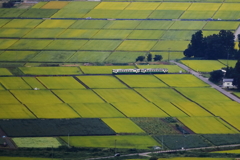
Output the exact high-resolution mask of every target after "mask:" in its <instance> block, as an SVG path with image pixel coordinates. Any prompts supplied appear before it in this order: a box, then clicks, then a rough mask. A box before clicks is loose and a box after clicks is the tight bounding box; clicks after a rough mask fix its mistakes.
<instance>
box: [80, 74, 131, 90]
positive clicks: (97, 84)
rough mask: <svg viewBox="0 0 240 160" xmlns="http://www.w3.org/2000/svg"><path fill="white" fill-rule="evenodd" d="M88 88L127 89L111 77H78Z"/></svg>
mask: <svg viewBox="0 0 240 160" xmlns="http://www.w3.org/2000/svg"><path fill="white" fill-rule="evenodd" d="M77 78H78V79H79V80H81V81H82V82H83V83H84V84H85V85H87V86H88V87H89V88H92V89H93V88H127V86H125V85H124V84H122V83H121V82H120V81H119V80H118V79H116V78H115V77H113V76H78V77H77Z"/></svg>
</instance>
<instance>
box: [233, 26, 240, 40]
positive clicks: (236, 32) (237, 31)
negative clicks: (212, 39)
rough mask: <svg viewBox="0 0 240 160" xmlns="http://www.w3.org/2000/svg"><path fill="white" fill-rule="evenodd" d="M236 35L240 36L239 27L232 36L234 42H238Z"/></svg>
mask: <svg viewBox="0 0 240 160" xmlns="http://www.w3.org/2000/svg"><path fill="white" fill-rule="evenodd" d="M238 34H240V26H239V27H238V28H237V29H236V31H235V33H234V35H235V38H234V41H238Z"/></svg>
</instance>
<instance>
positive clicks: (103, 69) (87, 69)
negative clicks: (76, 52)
mask: <svg viewBox="0 0 240 160" xmlns="http://www.w3.org/2000/svg"><path fill="white" fill-rule="evenodd" d="M80 68H81V70H82V71H83V73H84V74H111V73H112V70H113V69H134V68H135V67H134V66H80Z"/></svg>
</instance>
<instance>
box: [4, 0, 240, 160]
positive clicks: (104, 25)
mask: <svg viewBox="0 0 240 160" xmlns="http://www.w3.org/2000/svg"><path fill="white" fill-rule="evenodd" d="M219 2H220V1H218V0H204V1H201V2H199V1H195V2H189V1H186V0H180V1H178V2H171V0H167V1H160V0H159V2H158V1H155V2H143V1H141V0H136V2H135V1H134V2H126V1H117V2H115V1H114V0H112V1H109V0H105V1H101V2H96V1H49V2H40V3H37V4H35V5H34V6H32V7H31V8H28V9H18V8H13V9H3V8H0V66H1V68H0V121H4V119H9V120H20V121H21V120H42V121H44V120H46V121H48V120H56V121H61V122H62V121H64V120H66V121H71V120H83V121H84V120H94V122H91V123H90V122H89V123H83V124H81V125H82V126H81V127H83V128H87V129H86V130H87V131H84V132H88V131H89V130H88V129H89V128H90V130H95V132H94V136H90V135H93V132H91V133H90V132H88V133H84V136H82V134H79V135H71V133H70V136H69V137H68V136H67V134H64V135H60V136H59V135H57V136H56V135H53V134H51V133H52V132H51V129H45V130H46V132H47V134H49V135H52V136H48V137H27V136H26V135H22V136H23V137H24V138H23V137H14V136H12V137H10V138H12V140H13V141H14V142H15V143H16V145H17V146H18V147H19V148H22V147H33V148H41V147H43V148H46V147H54V148H57V147H59V146H62V145H63V146H67V145H68V141H69V142H70V145H71V146H74V147H87V148H89V147H90V148H111V149H113V148H120V149H123V148H124V149H145V150H147V149H148V150H151V148H152V147H153V146H161V144H163V143H164V148H165V149H175V148H176V149H179V146H177V144H176V143H175V140H176V139H178V138H176V137H183V136H182V133H183V130H184V131H187V132H189V133H190V135H189V137H188V139H189V140H190V141H191V142H199V143H198V144H197V143H192V146H193V147H192V146H191V147H192V148H194V147H198V146H209V144H207V145H206V142H208V141H210V139H211V136H205V135H206V134H211V135H212V134H216V135H223V134H227V135H228V134H229V135H234V134H239V131H240V126H239V124H238V123H237V122H239V120H240V119H239V117H240V111H239V107H240V105H239V104H238V103H236V102H233V101H232V100H231V99H229V98H227V97H226V96H224V95H223V94H221V93H220V92H218V91H217V90H215V89H213V88H211V87H210V86H209V85H207V84H206V83H204V82H202V81H201V80H199V79H198V78H197V77H195V76H193V75H190V74H187V71H185V70H183V69H182V68H180V67H178V66H177V65H172V64H171V63H170V61H171V60H181V59H182V58H183V57H184V55H183V51H184V50H185V49H186V48H187V46H188V44H189V42H190V40H191V36H192V34H194V33H195V32H196V31H198V30H203V34H204V36H208V35H211V34H214V33H218V32H219V31H220V30H222V29H226V30H231V31H232V32H235V31H236V29H237V28H238V27H239V24H240V23H239V21H238V19H239V17H238V15H239V11H238V9H239V7H240V6H239V4H238V2H237V3H236V2H235V1H234V3H233V1H232V2H231V1H229V0H226V1H225V2H222V1H221V3H219ZM149 53H151V54H152V56H153V57H154V56H155V55H161V56H162V57H163V59H162V61H163V62H153V60H152V61H151V62H147V61H146V59H145V60H144V61H143V62H137V63H136V58H137V57H138V56H144V57H146V58H147V56H148V54H149ZM181 62H182V63H183V64H185V65H186V66H188V67H190V68H191V69H192V70H195V71H198V72H211V71H213V70H218V69H221V68H223V67H226V66H231V67H234V65H235V63H236V61H232V60H215V61H205V60H181ZM135 68H139V69H144V68H167V69H168V73H169V74H148V75H144V74H139V75H134V74H129V75H113V74H112V69H135ZM234 94H235V95H237V96H239V97H240V95H239V93H234ZM96 122H97V123H96ZM93 123H94V124H95V123H96V124H100V123H101V125H104V126H105V127H106V128H107V129H108V132H106V133H105V132H104V133H103V134H102V131H101V129H98V130H96V128H97V127H96V126H99V125H93ZM25 125H26V126H27V124H25ZM64 125H66V126H67V124H65V123H64ZM36 126H37V125H36ZM93 126H95V127H93ZM177 126H180V129H179V127H177ZM0 128H1V124H0ZM42 129H44V128H42ZM78 129H79V128H78ZM78 129H76V130H78ZM182 129H183V130H182ZM35 131H38V130H37V129H36V130H35ZM96 132H99V133H100V132H101V134H102V135H99V136H96V135H98V134H95V133H96ZM168 134H169V135H168ZM170 134H171V136H172V137H170V138H169V139H171V140H166V141H165V142H162V139H161V135H164V136H165V137H168V136H170ZM200 134H201V135H200ZM53 137H54V138H53ZM199 137H200V138H199ZM209 137H210V138H209ZM59 138H60V139H59ZM172 139H173V140H172ZM183 139H184V138H183ZM183 139H181V140H179V143H180V141H181V142H182V141H183ZM229 139H230V138H229ZM230 141H231V140H229V143H227V144H231V143H230ZM60 142H61V143H60ZM116 142H117V143H116ZM203 142H204V144H203ZM211 145H217V143H216V144H215V143H213V142H212V143H211ZM161 147H162V146H161ZM189 147H190V145H189ZM0 159H3V160H4V158H2V157H0ZM19 159H20V158H19ZM162 159H163V158H162ZM165 159H176V160H178V159H183V158H165ZM184 159H188V158H185V157H184ZM189 159H194V160H195V159H196V160H197V159H199V158H193V157H191V158H189ZM201 159H206V160H215V158H209V159H207V158H201ZM218 159H221V160H227V158H218ZM29 160H30V158H29ZM229 160H230V158H229Z"/></svg>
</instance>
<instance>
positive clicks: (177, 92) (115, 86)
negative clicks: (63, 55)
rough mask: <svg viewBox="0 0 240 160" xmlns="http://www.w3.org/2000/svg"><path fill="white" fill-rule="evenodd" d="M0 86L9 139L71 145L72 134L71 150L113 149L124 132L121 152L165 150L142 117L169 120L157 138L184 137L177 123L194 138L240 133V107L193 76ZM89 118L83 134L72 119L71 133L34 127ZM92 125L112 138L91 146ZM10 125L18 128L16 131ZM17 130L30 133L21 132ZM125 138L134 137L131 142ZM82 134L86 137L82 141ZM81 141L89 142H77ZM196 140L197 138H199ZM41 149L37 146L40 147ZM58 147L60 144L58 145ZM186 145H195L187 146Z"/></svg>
mask: <svg viewBox="0 0 240 160" xmlns="http://www.w3.org/2000/svg"><path fill="white" fill-rule="evenodd" d="M86 67H87V66H86ZM149 67H151V66H149ZM180 82H181V83H180ZM191 82H192V83H191ZM189 83H190V85H188V84H189ZM191 84H192V85H191ZM0 85H1V90H0V99H1V101H0V113H1V114H0V119H12V120H11V121H4V120H0V126H1V128H2V129H3V130H4V131H5V132H6V133H7V135H8V136H10V137H16V136H17V137H29V136H40V137H41V136H47V137H51V136H53V135H57V136H61V139H63V140H65V142H67V141H66V140H67V139H68V138H67V137H65V136H66V135H67V134H68V133H67V132H69V133H71V136H70V144H71V145H73V146H78V147H106V146H113V145H114V139H115V138H116V136H115V135H116V134H120V135H121V136H118V138H119V140H118V147H119V148H135V147H137V148H139V149H146V148H148V147H149V145H150V146H151V145H152V146H154V145H158V146H161V144H162V142H161V138H157V141H156V140H154V139H153V138H152V137H151V136H149V135H148V133H151V132H154V130H155V129H154V128H150V129H147V128H146V126H142V125H140V124H139V123H138V122H139V120H140V119H139V120H138V119H136V118H142V122H141V123H143V122H144V121H146V122H147V121H148V120H147V119H144V118H156V117H157V118H160V120H161V121H165V122H164V123H161V125H160V126H159V127H160V128H162V127H163V128H167V129H163V132H162V133H158V134H153V135H154V136H158V135H159V134H160V135H167V134H168V132H169V133H172V132H173V131H174V132H173V133H174V134H177V135H181V134H182V133H181V131H180V130H178V129H176V128H175V127H174V123H177V124H179V125H180V126H182V128H184V130H187V131H188V132H190V133H195V134H237V133H239V130H240V126H239V125H238V123H236V122H237V121H238V120H239V117H238V116H239V115H240V112H238V108H239V107H240V104H238V103H236V102H233V101H232V100H230V99H228V98H226V97H225V96H223V95H222V94H220V93H219V92H217V91H216V90H215V89H213V88H210V87H209V86H208V85H206V84H204V83H203V82H202V81H200V80H198V79H197V78H196V77H194V76H193V75H189V74H167V75H157V74H156V75H154V74H153V75H103V74H102V75H84V74H83V75H79V76H53V77H52V76H36V77H14V76H12V77H0ZM36 88H37V89H36ZM205 93H208V94H205ZM226 108H228V109H226ZM230 116H231V117H230ZM170 117H175V118H177V119H176V120H174V121H175V122H174V123H172V122H168V120H167V119H168V118H170ZM89 118H90V119H92V121H90V122H87V123H86V124H87V126H88V127H89V129H88V128H86V126H85V127H84V128H85V130H84V131H83V130H79V129H78V131H79V132H76V133H75V132H74V130H73V129H74V128H75V127H74V124H75V123H74V122H71V121H68V122H64V123H66V125H67V124H68V123H69V125H68V126H69V127H70V128H68V131H67V132H66V131H65V130H64V128H58V129H54V126H49V127H47V128H48V129H45V130H41V129H37V130H32V129H31V128H32V127H33V126H32V125H34V124H35V123H36V122H37V121H38V120H40V122H41V123H40V122H38V126H39V127H40V128H42V127H43V126H42V127H41V125H44V127H43V128H46V123H47V122H44V121H41V119H46V120H45V121H47V119H55V120H56V121H54V123H56V124H57V123H58V121H59V119H72V120H78V121H79V123H85V122H84V121H86V120H88V119H89ZM14 119H16V120H15V121H14ZM19 119H22V120H21V121H19ZM90 119H89V120H90ZM24 120H26V122H25V121H24ZM6 122H7V123H6ZM153 122H154V121H153ZM154 123H156V122H154ZM16 124H17V126H15V125H16ZM103 124H104V125H105V128H106V129H105V131H101V132H99V130H102V129H103V128H104V127H103V126H102V125H103ZM196 124H197V125H196ZM22 125H23V126H22ZM89 125H90V126H89ZM91 125H93V126H91ZM94 125H98V126H102V128H101V129H100V128H99V129H98V131H97V132H96V133H97V134H100V135H101V134H103V135H108V136H104V138H103V139H102V138H100V139H99V140H98V141H99V143H98V145H97V144H96V143H94V144H92V143H91V141H92V138H94V137H92V136H90V135H91V134H93V135H94V134H96V133H95V132H94V131H93V130H91V128H92V127H93V128H96V127H94ZM8 126H15V127H14V129H13V128H12V127H8ZM63 126H65V125H63ZM213 126H215V127H213ZM19 127H21V128H25V129H24V130H25V131H29V132H24V131H22V132H17V130H18V129H19ZM50 128H52V129H53V130H55V131H53V130H52V129H50ZM86 130H89V132H87V131H86ZM36 131H37V132H36ZM95 131H96V129H95ZM165 132H166V133H165ZM124 134H130V135H131V138H128V137H127V136H124ZM138 134H141V139H142V141H143V142H140V141H138V143H136V142H135V141H134V140H133V139H134V138H138ZM73 135H75V136H77V137H73ZM82 135H84V137H81V136H82ZM110 135H111V136H110ZM150 135H151V134H150ZM86 136H87V137H86ZM97 137H99V136H97ZM97 137H96V138H97ZM82 138H84V142H85V143H79V142H81V141H82V140H83V139H82ZM192 138H193V140H197V139H196V138H197V137H192ZM206 139H208V138H206ZM13 140H14V141H16V144H17V145H19V146H21V147H24V146H25V145H28V143H29V141H30V142H31V141H34V139H33V140H30V139H28V138H13ZM39 141H44V139H43V140H39ZM53 141H56V140H54V139H53ZM88 141H89V142H88ZM172 143H173V142H170V141H164V145H165V147H170V148H174V147H173V146H177V144H172ZM39 145H40V144H38V143H36V146H39ZM172 145H173V146H172ZM57 146H58V145H57V144H56V146H55V147H57ZM43 147H44V146H43ZM186 147H189V148H191V147H194V146H191V145H190V144H189V145H188V146H186Z"/></svg>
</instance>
